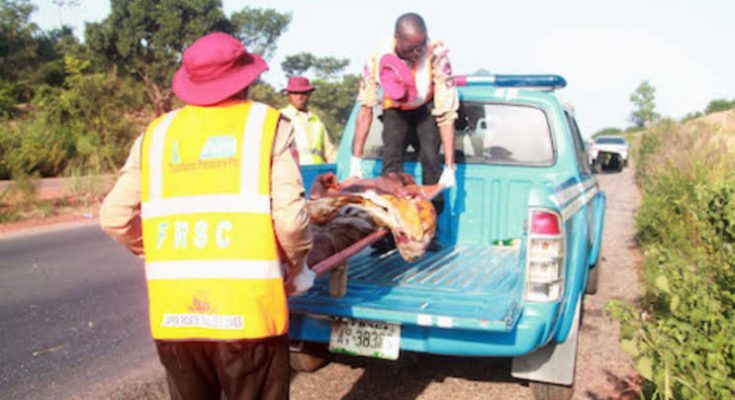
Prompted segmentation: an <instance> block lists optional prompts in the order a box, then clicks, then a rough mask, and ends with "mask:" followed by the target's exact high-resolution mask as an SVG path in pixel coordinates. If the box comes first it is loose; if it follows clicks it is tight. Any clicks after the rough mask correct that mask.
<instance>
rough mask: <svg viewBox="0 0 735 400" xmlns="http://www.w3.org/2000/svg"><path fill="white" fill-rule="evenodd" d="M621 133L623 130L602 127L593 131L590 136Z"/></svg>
mask: <svg viewBox="0 0 735 400" xmlns="http://www.w3.org/2000/svg"><path fill="white" fill-rule="evenodd" d="M621 133H623V131H622V130H620V129H618V128H604V129H600V130H599V131H597V132H595V133H593V134H592V138H596V137H598V136H610V135H620V134H621Z"/></svg>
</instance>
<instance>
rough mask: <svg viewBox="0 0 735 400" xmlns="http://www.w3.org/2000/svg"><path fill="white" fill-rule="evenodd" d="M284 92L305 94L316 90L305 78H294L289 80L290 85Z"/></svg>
mask: <svg viewBox="0 0 735 400" xmlns="http://www.w3.org/2000/svg"><path fill="white" fill-rule="evenodd" d="M283 90H284V91H285V92H287V93H305V92H311V91H312V90H314V86H311V83H310V82H309V79H307V78H305V77H303V76H292V77H290V78H288V85H286V88H285V89H283Z"/></svg>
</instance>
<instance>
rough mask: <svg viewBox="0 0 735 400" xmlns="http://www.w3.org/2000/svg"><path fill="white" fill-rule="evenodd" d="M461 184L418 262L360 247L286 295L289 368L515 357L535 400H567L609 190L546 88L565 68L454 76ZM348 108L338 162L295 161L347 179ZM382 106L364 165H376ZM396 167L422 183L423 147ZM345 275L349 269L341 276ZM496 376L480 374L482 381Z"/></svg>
mask: <svg viewBox="0 0 735 400" xmlns="http://www.w3.org/2000/svg"><path fill="white" fill-rule="evenodd" d="M456 80H457V86H458V88H459V96H460V100H461V106H460V109H459V119H458V120H457V123H456V128H457V132H456V138H455V160H457V164H456V165H457V185H456V187H453V188H451V189H449V190H448V191H446V192H445V193H444V195H445V196H446V197H445V199H446V206H445V207H444V211H443V212H442V213H441V214H440V215H439V216H438V219H437V225H438V231H437V232H438V234H437V235H438V238H439V241H440V242H441V243H442V248H441V250H439V251H437V252H429V253H427V254H426V255H425V256H424V257H423V258H421V259H419V260H418V261H416V262H414V263H407V262H406V261H404V260H403V259H402V258H401V257H400V255H399V254H398V253H397V251H395V250H394V251H391V252H389V253H384V254H375V253H373V252H371V251H370V249H365V250H364V251H363V252H361V253H358V254H357V255H355V256H354V257H352V258H351V259H350V260H349V262H348V263H347V265H346V266H345V267H344V269H343V271H344V272H341V273H336V274H333V275H331V276H323V277H321V278H319V279H317V281H316V284H315V285H314V287H313V288H312V289H311V290H310V291H309V292H308V293H306V294H304V295H302V296H298V297H293V298H291V299H290V300H289V314H290V323H289V338H290V339H291V344H292V354H291V365H292V366H293V368H294V369H295V370H298V371H312V370H315V369H317V368H319V367H320V366H322V365H324V364H325V363H326V362H328V361H329V355H330V352H329V351H328V349H329V350H331V352H337V353H343V354H351V355H366V356H369V357H378V358H387V359H396V358H398V356H399V353H400V352H403V351H412V352H422V353H432V354H443V355H453V356H466V357H511V358H512V359H513V360H512V363H511V375H512V376H514V377H516V378H520V379H525V380H528V381H530V384H529V386H530V387H531V389H532V391H533V393H534V396H535V399H536V400H568V399H569V398H570V397H571V396H572V391H573V388H572V385H573V383H574V368H575V364H576V358H577V338H578V335H579V326H580V318H581V309H582V300H583V299H584V295H585V293H589V294H592V293H594V292H595V291H596V290H597V280H598V271H599V269H600V267H599V266H597V261H598V259H599V254H600V247H601V240H602V230H603V220H604V213H605V195H604V193H603V192H602V191H600V187H599V184H598V182H597V178H596V176H595V175H593V174H592V172H591V169H590V164H589V160H588V156H587V154H586V153H585V149H584V142H583V141H582V136H581V135H580V132H579V128H578V126H577V123H576V121H575V118H574V115H573V113H572V111H571V109H570V108H569V107H568V106H565V105H564V104H563V103H562V102H561V101H559V99H558V98H557V96H556V95H555V94H554V89H557V88H561V87H563V86H564V85H565V83H566V82H565V81H564V79H563V78H562V77H559V76H554V75H543V76H517V75H494V76H483V77H480V76H468V77H457V78H456ZM359 107H360V105H359V104H357V105H355V108H354V110H353V112H352V116H351V118H350V119H349V121H348V122H347V125H346V127H345V130H344V134H343V135H342V140H341V143H340V148H339V155H338V158H337V163H336V165H335V164H320V165H308V166H304V167H302V174H303V176H304V183H305V184H306V185H307V186H308V185H310V184H311V182H313V181H314V178H315V176H316V174H317V173H322V172H326V171H328V170H329V169H330V168H331V170H332V172H335V171H336V173H337V176H338V177H339V178H340V179H345V178H347V174H348V171H349V163H350V159H349V158H350V154H351V149H352V142H353V138H354V131H355V121H356V119H357V112H358V109H359ZM381 112H382V110H381V108H380V106H377V107H376V108H375V110H374V112H373V116H374V120H373V122H372V124H371V132H370V134H369V135H368V139H367V142H366V144H365V152H364V159H363V161H362V162H363V170H364V171H367V172H368V176H377V175H379V174H380V171H381V170H382V158H383V157H382V152H383V142H382V140H381V133H382V122H381V120H380V117H379V115H380V113H381ZM405 157H406V158H405V164H404V171H406V172H407V173H410V174H413V175H414V176H415V177H416V179H417V181H418V180H420V177H421V172H420V169H419V168H420V166H419V165H418V164H419V163H418V154H417V151H416V150H415V149H413V148H411V150H410V151H407V153H406V155H405ZM348 275H349V278H347V276H348ZM491 373H492V372H489V371H488V372H487V374H488V377H489V376H490V374H491Z"/></svg>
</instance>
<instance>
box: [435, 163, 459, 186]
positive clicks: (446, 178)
mask: <svg viewBox="0 0 735 400" xmlns="http://www.w3.org/2000/svg"><path fill="white" fill-rule="evenodd" d="M455 171H456V167H454V166H451V167H444V169H443V170H442V175H441V176H440V177H439V184H440V185H442V186H444V187H445V188H447V189H449V188H450V187H452V186H454V183H455V182H454V174H455Z"/></svg>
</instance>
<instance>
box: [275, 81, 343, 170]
mask: <svg viewBox="0 0 735 400" xmlns="http://www.w3.org/2000/svg"><path fill="white" fill-rule="evenodd" d="M284 91H285V92H286V94H287V95H288V103H289V104H288V106H286V107H284V108H282V109H281V110H280V111H281V113H283V115H285V116H287V117H288V118H289V119H290V120H291V124H293V127H294V140H295V142H296V146H297V148H298V153H299V163H301V165H311V164H322V163H333V162H334V161H335V160H336V158H337V149H336V148H335V146H334V144H332V141H331V139H329V135H328V134H327V128H326V127H325V126H324V124H323V123H322V121H321V120H320V119H319V117H318V116H316V114H314V113H312V112H310V111H309V97H310V96H311V92H313V91H314V87H313V86H311V83H310V82H309V80H308V79H307V78H305V77H302V76H292V77H290V78H288V85H287V86H286V89H284Z"/></svg>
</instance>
